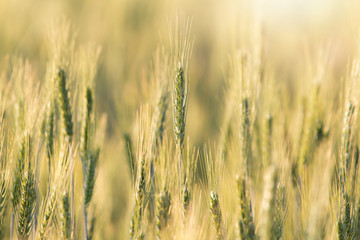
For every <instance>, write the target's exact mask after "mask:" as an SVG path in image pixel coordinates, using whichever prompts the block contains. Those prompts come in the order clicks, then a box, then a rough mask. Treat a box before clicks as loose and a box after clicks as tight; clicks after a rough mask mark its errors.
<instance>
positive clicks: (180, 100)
mask: <svg viewBox="0 0 360 240" xmlns="http://www.w3.org/2000/svg"><path fill="white" fill-rule="evenodd" d="M185 111H186V96H185V76H184V69H183V67H182V66H181V65H179V66H178V67H177V69H176V76H175V81H174V136H175V143H176V145H177V146H178V147H179V150H180V151H182V149H183V146H184V136H185V121H186V119H185Z"/></svg>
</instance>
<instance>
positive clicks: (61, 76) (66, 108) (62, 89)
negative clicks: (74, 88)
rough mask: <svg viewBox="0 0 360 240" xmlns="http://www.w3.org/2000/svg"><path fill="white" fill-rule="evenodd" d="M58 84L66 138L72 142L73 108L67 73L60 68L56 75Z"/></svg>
mask: <svg viewBox="0 0 360 240" xmlns="http://www.w3.org/2000/svg"><path fill="white" fill-rule="evenodd" d="M56 83H57V88H58V96H59V98H58V99H59V104H60V111H61V115H62V118H63V129H64V133H65V136H67V137H68V138H69V140H70V141H71V139H72V136H73V133H74V132H73V122H72V114H71V106H70V99H69V94H68V90H67V88H66V75H65V71H64V70H63V69H61V68H59V70H58V73H57V75H56Z"/></svg>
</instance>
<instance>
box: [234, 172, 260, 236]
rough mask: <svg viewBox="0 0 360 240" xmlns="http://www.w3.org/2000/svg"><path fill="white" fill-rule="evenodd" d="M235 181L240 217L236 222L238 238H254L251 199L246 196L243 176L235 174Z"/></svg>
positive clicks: (246, 190) (246, 191)
mask: <svg viewBox="0 0 360 240" xmlns="http://www.w3.org/2000/svg"><path fill="white" fill-rule="evenodd" d="M236 182H237V187H238V195H239V205H240V218H239V223H238V227H239V235H240V239H249V240H251V239H256V236H255V224H254V221H253V215H252V209H251V201H250V199H249V196H248V189H247V184H246V179H245V176H237V178H236Z"/></svg>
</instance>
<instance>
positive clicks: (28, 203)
mask: <svg viewBox="0 0 360 240" xmlns="http://www.w3.org/2000/svg"><path fill="white" fill-rule="evenodd" d="M35 205H36V190H35V178H34V174H33V173H31V170H30V169H28V171H26V172H25V173H24V177H23V178H22V182H21V202H20V209H19V214H18V227H17V233H18V238H19V239H24V240H25V239H28V238H29V235H30V233H31V228H32V224H33V222H34V211H35Z"/></svg>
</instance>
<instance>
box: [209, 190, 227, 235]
mask: <svg viewBox="0 0 360 240" xmlns="http://www.w3.org/2000/svg"><path fill="white" fill-rule="evenodd" d="M210 213H211V217H212V221H213V225H214V229H215V233H216V239H218V240H221V239H225V237H224V230H223V223H222V215H221V208H220V202H219V197H218V195H217V193H215V192H213V191H211V193H210Z"/></svg>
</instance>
